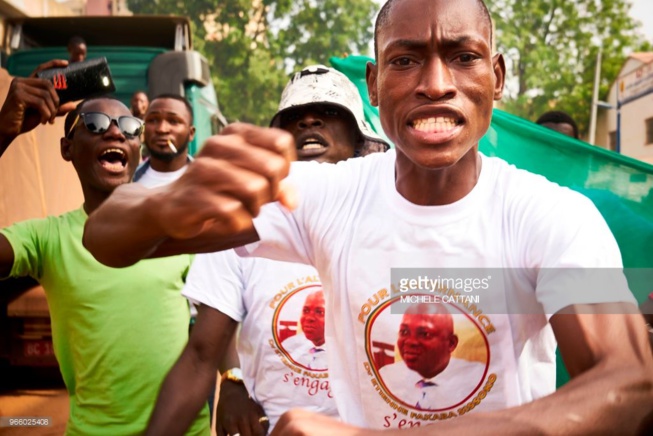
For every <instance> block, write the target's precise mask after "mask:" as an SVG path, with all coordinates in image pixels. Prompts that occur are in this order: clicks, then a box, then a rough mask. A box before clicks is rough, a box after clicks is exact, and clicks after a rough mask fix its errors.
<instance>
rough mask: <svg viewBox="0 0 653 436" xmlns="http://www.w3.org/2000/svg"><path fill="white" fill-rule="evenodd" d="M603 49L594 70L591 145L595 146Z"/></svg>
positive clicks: (598, 55)
mask: <svg viewBox="0 0 653 436" xmlns="http://www.w3.org/2000/svg"><path fill="white" fill-rule="evenodd" d="M602 51H603V47H599V53H598V54H597V55H596V69H595V70H594V91H593V92H592V111H591V115H590V136H589V143H590V144H592V145H594V143H595V140H596V113H597V111H598V101H599V86H600V82H601V54H602V53H601V52H602Z"/></svg>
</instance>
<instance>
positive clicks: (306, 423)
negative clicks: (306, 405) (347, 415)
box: [271, 409, 382, 436]
mask: <svg viewBox="0 0 653 436" xmlns="http://www.w3.org/2000/svg"><path fill="white" fill-rule="evenodd" d="M377 433H379V434H381V433H382V432H381V431H378V430H370V429H366V430H364V429H361V428H358V427H354V426H352V425H349V424H344V423H342V422H340V421H337V420H335V419H333V418H330V417H328V416H325V415H320V414H319V413H314V412H309V411H308V410H303V409H293V410H290V411H289V412H286V413H284V414H283V415H281V418H279V422H278V423H277V425H275V426H274V429H273V430H272V433H271V436H281V435H283V436H333V435H337V436H360V435H363V434H364V435H367V436H371V435H375V434H377Z"/></svg>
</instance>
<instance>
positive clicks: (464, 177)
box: [395, 148, 481, 206]
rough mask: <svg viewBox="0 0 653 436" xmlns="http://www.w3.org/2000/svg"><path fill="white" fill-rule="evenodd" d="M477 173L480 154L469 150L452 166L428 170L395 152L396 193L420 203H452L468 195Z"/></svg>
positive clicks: (479, 167) (479, 172) (435, 204)
mask: <svg viewBox="0 0 653 436" xmlns="http://www.w3.org/2000/svg"><path fill="white" fill-rule="evenodd" d="M480 174H481V157H480V155H479V154H478V151H477V150H476V148H473V149H471V150H470V151H469V152H468V153H467V154H465V155H464V156H463V157H462V158H461V159H460V160H459V161H458V162H456V163H455V164H454V165H452V166H450V167H447V168H442V169H437V170H432V169H427V168H422V167H420V166H418V165H416V164H415V163H414V162H412V161H410V159H409V158H408V157H407V156H406V155H404V154H402V153H401V152H399V151H398V152H397V161H396V163H395V186H396V188H397V191H398V192H399V194H401V196H402V197H404V198H405V199H406V200H408V201H410V202H411V203H413V204H416V205H420V206H442V205H446V204H452V203H455V202H456V201H458V200H460V199H462V198H464V197H465V196H466V195H467V194H469V193H470V192H471V191H472V189H474V186H476V183H477V182H478V179H479V177H480Z"/></svg>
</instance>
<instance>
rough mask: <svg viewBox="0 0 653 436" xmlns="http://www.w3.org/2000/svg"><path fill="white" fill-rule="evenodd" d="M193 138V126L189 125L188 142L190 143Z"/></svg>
mask: <svg viewBox="0 0 653 436" xmlns="http://www.w3.org/2000/svg"><path fill="white" fill-rule="evenodd" d="M193 138H195V126H193V125H191V126H190V131H189V134H188V142H191V141H192V140H193Z"/></svg>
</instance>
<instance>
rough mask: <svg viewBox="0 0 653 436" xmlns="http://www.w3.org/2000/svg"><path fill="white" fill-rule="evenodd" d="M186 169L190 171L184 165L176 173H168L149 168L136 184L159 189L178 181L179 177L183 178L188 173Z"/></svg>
mask: <svg viewBox="0 0 653 436" xmlns="http://www.w3.org/2000/svg"><path fill="white" fill-rule="evenodd" d="M186 169H188V165H184V166H183V167H181V168H179V169H178V170H176V171H168V172H161V171H157V170H155V169H154V168H152V167H149V168H148V169H147V170H146V171H145V173H144V174H143V176H142V177H141V178H140V179H138V181H137V182H136V183H140V184H141V185H143V186H145V187H146V188H150V189H151V188H158V187H160V186H165V185H168V184H170V183H172V182H174V181H175V180H177V179H178V178H179V177H181V175H182V174H184V173H185V172H186Z"/></svg>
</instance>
